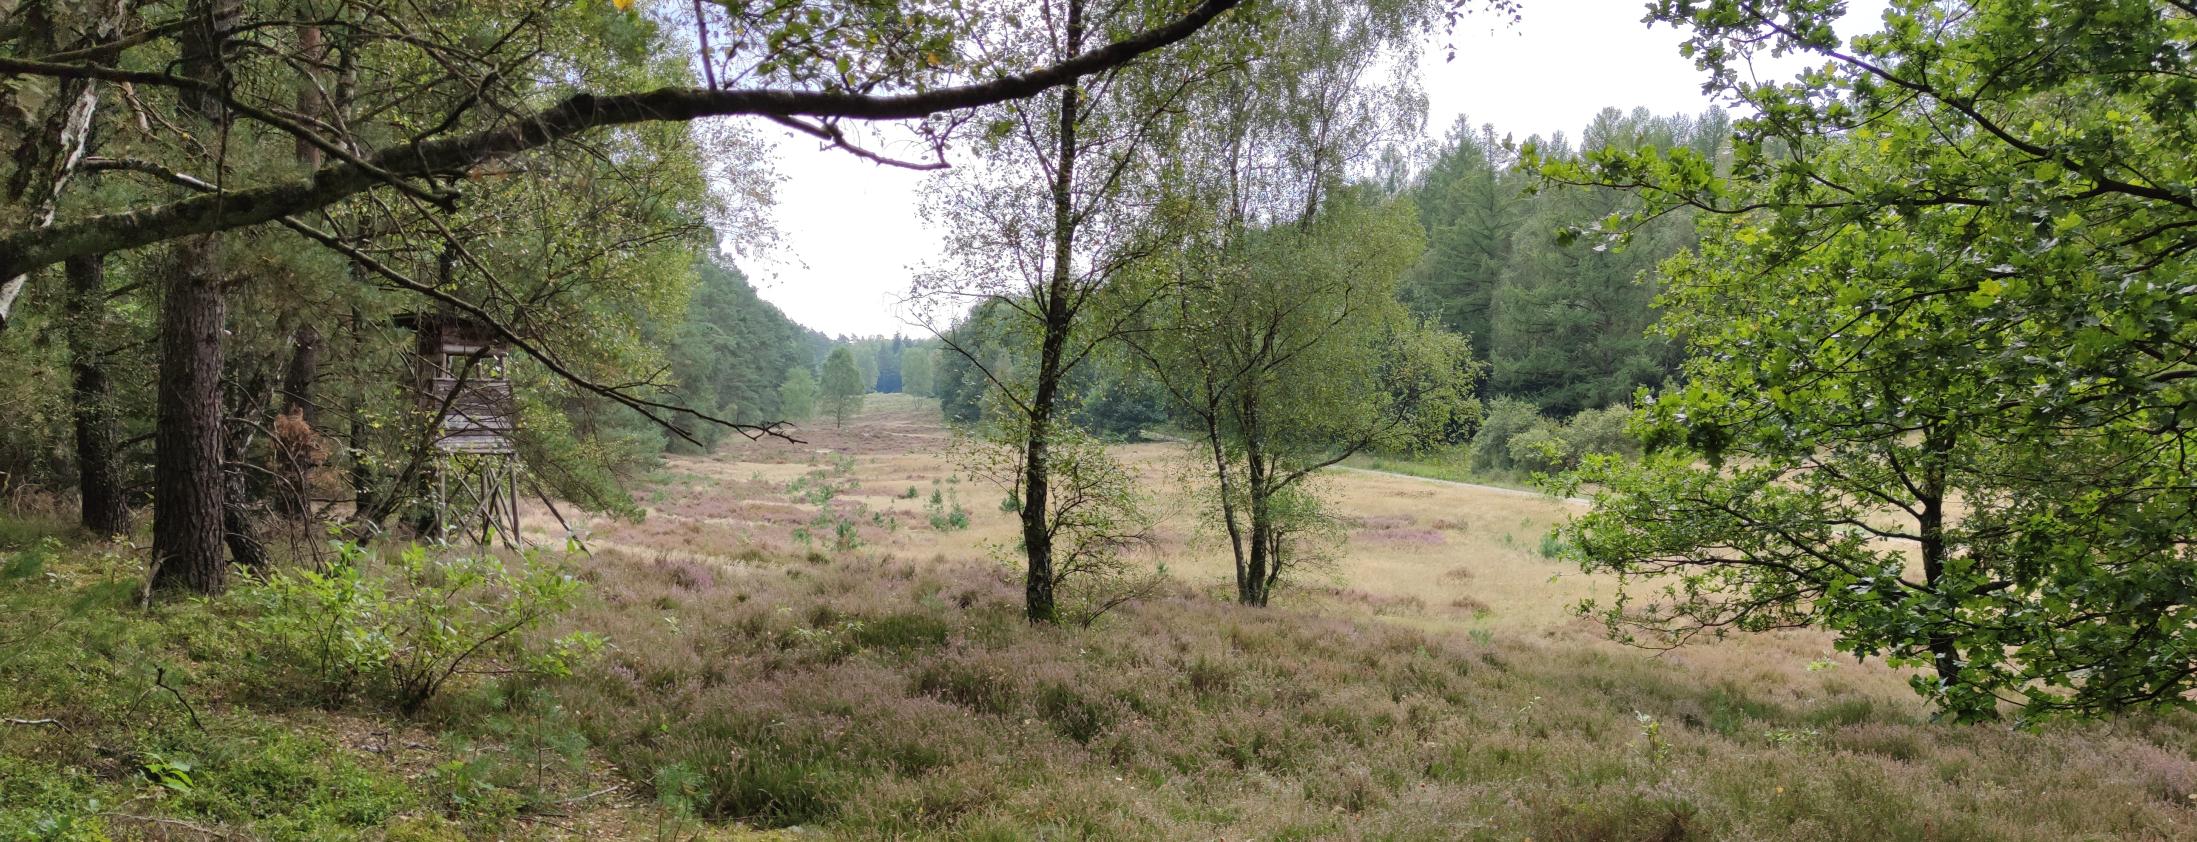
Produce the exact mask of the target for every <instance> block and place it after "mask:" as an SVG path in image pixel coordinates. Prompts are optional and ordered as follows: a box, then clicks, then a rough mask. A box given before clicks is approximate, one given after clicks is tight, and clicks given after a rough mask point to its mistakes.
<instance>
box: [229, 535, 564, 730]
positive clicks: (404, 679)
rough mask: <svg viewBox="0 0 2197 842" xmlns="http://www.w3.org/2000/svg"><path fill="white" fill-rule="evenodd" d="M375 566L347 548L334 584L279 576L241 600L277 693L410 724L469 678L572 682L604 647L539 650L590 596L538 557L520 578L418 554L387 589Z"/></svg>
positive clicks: (306, 576) (487, 566) (525, 564)
mask: <svg viewBox="0 0 2197 842" xmlns="http://www.w3.org/2000/svg"><path fill="white" fill-rule="evenodd" d="M366 560H367V554H366V553H365V551H363V550H361V549H359V548H358V547H356V546H355V545H350V544H338V545H337V560H336V562H335V563H334V564H332V565H330V566H329V568H328V569H327V570H326V571H325V572H317V571H312V570H288V571H280V572H277V573H275V574H273V575H270V576H269V577H268V578H267V580H266V581H265V582H264V583H262V584H260V585H258V586H256V587H253V588H250V589H248V590H247V591H246V592H245V593H244V594H243V596H244V598H245V599H246V600H247V601H248V602H250V603H251V604H253V606H254V607H255V608H257V616H255V617H253V618H252V619H250V620H247V621H246V622H245V628H246V630H247V631H248V632H249V635H248V637H249V639H251V640H255V641H257V642H258V645H259V647H260V653H259V655H260V658H261V660H262V662H263V666H264V667H265V668H266V669H267V671H268V672H269V673H270V674H271V675H272V677H273V678H274V679H275V680H276V681H278V682H280V683H281V684H284V685H287V687H288V689H290V690H292V691H302V692H305V693H308V694H310V696H311V697H313V698H317V699H318V700H319V701H320V702H321V703H323V704H328V705H338V704H342V703H343V702H345V701H347V700H349V699H350V698H352V697H353V696H354V695H358V694H362V693H363V694H367V695H371V696H373V697H374V698H376V699H377V700H379V701H383V702H386V703H388V704H390V705H392V706H394V707H395V708H396V709H397V710H398V711H400V712H402V713H404V714H406V715H411V714H415V713H417V712H419V710H420V708H421V707H422V706H424V705H425V704H427V702H428V701H429V700H431V699H433V698H434V697H435V695H436V694H437V693H439V692H441V691H442V690H443V688H444V687H446V686H447V685H448V684H449V682H450V681H451V680H452V679H454V678H456V677H458V676H460V675H466V674H469V673H473V672H484V671H493V672H496V673H500V674H514V673H519V674H536V675H564V674H569V672H570V669H571V665H572V664H573V662H574V661H575V660H576V659H578V658H581V657H585V656H587V655H589V654H592V653H593V652H595V651H596V650H598V649H600V648H601V646H602V643H603V641H602V639H601V638H600V637H599V636H596V635H592V634H588V633H585V632H576V633H573V634H570V635H566V636H564V637H560V638H557V639H554V640H550V641H546V642H538V641H535V640H533V639H532V638H531V636H530V634H529V633H530V632H532V631H534V630H535V629H537V628H539V627H541V626H543V625H544V624H546V623H548V622H549V621H550V620H552V619H554V618H556V617H557V616H558V615H560V614H563V613H564V612H566V611H567V610H570V609H571V607H572V604H573V600H574V599H575V597H576V596H577V595H578V593H579V590H580V588H581V585H580V583H579V581H578V580H576V579H574V578H572V577H571V576H569V575H566V574H565V573H564V571H563V570H561V569H560V568H558V567H556V566H554V565H549V564H544V563H541V562H540V561H539V560H538V558H537V557H535V556H534V555H532V554H529V555H527V556H526V557H525V558H524V559H523V560H522V561H521V562H520V563H518V564H517V565H516V566H515V567H516V569H513V568H512V567H506V566H505V564H504V563H503V562H502V561H499V560H497V559H496V558H494V557H487V556H484V557H466V556H436V555H430V554H429V553H428V552H427V551H426V550H425V549H424V548H421V547H419V546H417V545H415V546H412V547H409V548H407V549H405V551H404V552H403V553H401V554H400V555H399V556H398V558H397V560H396V564H395V565H393V566H392V567H391V569H390V570H389V571H388V575H387V576H386V577H381V576H369V575H367V574H365V573H364V572H362V568H363V563H364V562H365V561H366Z"/></svg>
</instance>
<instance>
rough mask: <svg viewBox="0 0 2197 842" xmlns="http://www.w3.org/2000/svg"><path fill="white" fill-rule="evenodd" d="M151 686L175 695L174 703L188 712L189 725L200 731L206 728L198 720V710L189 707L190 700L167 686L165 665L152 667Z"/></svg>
mask: <svg viewBox="0 0 2197 842" xmlns="http://www.w3.org/2000/svg"><path fill="white" fill-rule="evenodd" d="M153 686H154V687H158V688H160V689H162V690H166V691H168V695H171V696H174V697H175V700H176V703H177V704H180V705H182V706H183V712H184V713H187V714H190V717H191V727H193V728H197V729H198V730H200V731H204V730H206V726H205V725H203V724H201V723H200V722H199V721H198V711H197V710H195V709H193V708H192V707H191V700H189V699H186V698H183V693H182V692H181V691H178V690H176V689H175V688H174V687H170V686H168V668H167V667H166V666H165V665H163V666H157V667H154V668H153Z"/></svg>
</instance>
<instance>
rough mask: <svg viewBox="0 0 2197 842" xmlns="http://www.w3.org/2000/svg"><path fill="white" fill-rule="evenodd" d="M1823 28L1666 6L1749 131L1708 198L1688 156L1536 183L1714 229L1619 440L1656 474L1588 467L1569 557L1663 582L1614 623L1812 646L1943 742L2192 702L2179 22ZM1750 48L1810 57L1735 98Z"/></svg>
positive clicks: (2181, 8) (2073, 6)
mask: <svg viewBox="0 0 2197 842" xmlns="http://www.w3.org/2000/svg"><path fill="white" fill-rule="evenodd" d="M1839 8H1840V7H1839V6H1838V5H1837V4H1818V3H1810V2H1767V3H1758V2H1738V1H1737V0H1712V1H1711V2H1671V1H1670V0H1666V2H1659V3H1657V4H1655V6H1654V7H1653V17H1654V18H1655V19H1657V20H1662V21H1668V22H1671V23H1673V24H1676V25H1678V26H1681V27H1683V28H1685V29H1686V30H1687V31H1688V42H1687V45H1686V49H1687V52H1688V54H1690V55H1692V56H1694V57H1695V58H1696V60H1697V61H1698V62H1699V63H1700V64H1701V65H1702V67H1703V68H1704V69H1705V70H1707V71H1708V72H1709V73H1710V76H1711V83H1712V85H1714V86H1717V87H1719V88H1721V89H1723V90H1725V91H1728V92H1731V93H1733V94H1735V95H1738V96H1740V97H1742V98H1744V99H1745V100H1746V101H1747V102H1748V103H1749V104H1751V105H1752V106H1754V107H1755V108H1756V109H1757V110H1758V111H1759V114H1757V115H1755V116H1750V117H1747V118H1745V119H1742V120H1740V121H1739V122H1738V123H1737V124H1736V128H1737V133H1738V143H1737V147H1736V152H1735V155H1734V159H1733V161H1732V163H1731V166H1730V172H1731V176H1730V177H1729V178H1725V177H1721V176H1720V172H1721V170H1720V168H1719V167H1717V166H1716V165H1715V164H1714V163H1713V162H1712V161H1710V160H1708V159H1707V158H1706V157H1705V156H1703V155H1700V154H1698V153H1696V152H1694V151H1692V150H1687V149H1677V150H1673V151H1671V152H1669V153H1667V154H1666V153H1663V152H1660V151H1657V150H1642V151H1634V152H1627V151H1622V150H1613V151H1611V152H1608V153H1603V154H1596V155H1590V156H1588V157H1587V158H1585V159H1584V160H1582V161H1579V162H1575V163H1569V164H1557V165H1553V166H1551V167H1550V169H1549V172H1550V174H1551V175H1552V176H1553V177H1554V178H1557V179H1560V180H1564V181H1572V182H1581V183H1592V184H1598V185H1605V186H1620V187H1627V188H1631V189H1634V190H1636V191H1638V194H1639V195H1640V196H1641V197H1642V198H1643V200H1644V201H1645V202H1646V204H1645V205H1644V206H1643V208H1642V209H1641V210H1640V212H1639V213H1636V214H1633V215H1630V216H1628V217H1625V218H1622V219H1618V220H1613V223H1614V224H1615V226H1616V229H1622V228H1623V226H1625V225H1628V224H1630V225H1637V224H1639V223H1640V222H1641V221H1643V220H1645V219H1647V218H1649V217H1652V216H1654V215H1656V214H1659V213H1663V212H1666V211H1669V210H1673V209H1678V208H1690V209H1693V210H1695V211H1698V212H1700V213H1702V214H1703V215H1704V216H1713V217H1715V221H1714V222H1713V223H1710V224H1709V227H1708V230H1709V233H1708V235H1707V241H1706V242H1705V243H1704V246H1703V248H1702V251H1701V253H1700V255H1699V256H1697V257H1683V258H1680V259H1678V260H1676V261H1674V262H1673V263H1672V264H1670V265H1669V266H1667V267H1666V273H1665V274H1666V283H1667V284H1668V285H1669V288H1670V290H1671V291H1670V294H1669V295H1668V297H1667V298H1666V305H1667V306H1668V307H1669V308H1670V310H1671V313H1672V317H1671V318H1670V320H1669V321H1668V322H1667V323H1666V330H1667V332H1668V333H1669V334H1670V335H1672V336H1675V337H1678V338H1680V339H1682V340H1684V341H1685V342H1687V343H1688V345H1689V346H1690V349H1691V351H1692V361H1691V362H1689V363H1688V365H1687V369H1686V382H1685V384H1684V385H1683V386H1678V387H1674V388H1670V389H1666V390H1665V391H1663V392H1662V393H1660V394H1658V395H1657V396H1656V399H1655V401H1654V403H1653V405H1652V406H1650V407H1648V408H1647V409H1646V410H1645V412H1644V414H1643V417H1642V419H1641V422H1640V423H1641V424H1642V429H1643V430H1644V431H1645V432H1647V433H1649V434H1650V435H1651V437H1652V438H1653V439H1654V440H1655V441H1657V442H1659V443H1660V444H1663V445H1666V446H1667V447H1668V448H1669V449H1668V450H1667V452H1666V453H1665V454H1663V455H1660V456H1658V457H1656V458H1654V459H1653V460H1651V461H1650V462H1649V463H1647V464H1645V465H1643V466H1641V467H1637V468H1633V467H1626V466H1621V465H1617V464H1615V463H1602V464H1600V465H1598V466H1597V467H1595V468H1593V469H1590V470H1589V471H1587V472H1586V473H1585V474H1584V476H1583V477H1582V478H1583V479H1585V480H1587V481H1588V482H1591V483H1596V484H1598V485H1599V486H1600V487H1601V490H1600V491H1599V492H1598V493H1597V495H1596V499H1597V509H1596V512H1595V513H1594V514H1593V515H1590V516H1588V517H1587V518H1585V519H1583V520H1581V521H1580V522H1579V523H1578V524H1577V525H1576V526H1575V527H1574V529H1573V535H1574V536H1575V538H1576V540H1577V542H1578V543H1579V546H1580V547H1581V549H1582V551H1583V552H1584V553H1585V555H1586V558H1587V560H1588V563H1589V564H1590V566H1593V567H1597V568H1600V569H1606V570H1610V571H1614V572H1617V573H1620V574H1622V575H1626V576H1634V575H1641V574H1649V573H1655V572H1665V571H1668V572H1676V573H1679V574H1680V578H1678V579H1677V580H1675V584H1668V585H1666V586H1664V587H1661V588H1660V589H1656V590H1653V591H1651V592H1650V593H1648V594H1641V593H1639V592H1638V591H1637V590H1635V591H1632V592H1630V593H1631V596H1630V597H1629V601H1621V602H1620V603H1618V604H1617V605H1614V606H1608V607H1609V608H1611V609H1612V612H1611V613H1610V618H1611V619H1612V621H1613V622H1615V623H1618V624H1619V625H1621V626H1626V627H1630V626H1644V627H1646V628H1648V629H1651V630H1653V631H1657V632H1660V633H1663V634H1665V635H1673V634H1675V635H1678V636H1680V637H1683V636H1685V635H1687V634H1691V633H1693V632H1696V631H1700V630H1715V629H1720V628H1750V629H1751V628H1766V627H1774V626H1778V625H1785V624H1794V623H1821V624H1825V625H1828V626H1829V627H1831V628H1832V629H1834V630H1835V631H1837V632H1838V633H1839V635H1840V645H1841V646H1842V647H1844V648H1846V649H1848V650H1849V651H1852V652H1855V653H1856V654H1863V655H1867V654H1885V655H1888V656H1891V657H1892V658H1894V659H1895V661H1896V662H1898V663H1912V664H1916V665H1928V666H1929V667H1931V670H1930V671H1929V672H1928V673H1927V674H1925V675H1923V676H1920V677H1918V678H1917V680H1916V685H1917V688H1918V689H1919V690H1920V691H1922V692H1923V693H1925V694H1926V695H1928V696H1929V697H1930V698H1932V699H1933V700H1935V701H1937V702H1938V703H1939V704H1941V705H1942V706H1944V708H1945V709H1946V710H1947V711H1949V712H1950V713H1952V714H1953V715H1956V716H1961V717H1969V718H1978V717H1986V716H1990V715H1992V714H1993V713H1994V711H1995V710H1997V709H1998V708H1999V707H2000V706H2001V705H2002V704H2004V705H2011V706H2014V707H2016V708H2018V709H2019V710H2021V711H2022V712H2023V713H2024V715H2029V716H2039V715H2050V714H2054V713H2078V714H2081V713H2096V712H2100V711H2107V710H2113V709H2118V708H2125V707H2131V706H2149V705H2183V704H2187V703H2188V700H2189V696H2188V694H2189V692H2190V691H2191V690H2192V689H2193V688H2197V632H2193V631H2192V629H2197V624H2193V619H2197V600H2193V599H2192V598H2191V594H2193V593H2197V589H2193V585H2197V564H2193V563H2192V562H2193V559H2192V556H2191V548H2190V544H2189V541H2188V538H2187V536H2189V535H2190V534H2192V533H2193V531H2197V495H2192V494H2191V493H2190V490H2191V489H2192V488H2197V477H2193V476H2192V474H2191V472H2190V468H2189V463H2188V461H2187V458H2186V454H2187V451H2188V446H2189V442H2188V430H2189V427H2190V421H2191V419H2192V418H2197V408H2193V404H2192V397H2193V396H2197V379H2193V378H2192V377H2191V372H2192V371H2193V370H2197V368H2193V366H2192V362H2193V361H2197V358H2193V356H2192V355H2193V354H2197V327H2193V325H2197V320H2193V319H2192V318H2191V317H2192V316H2193V315H2197V310H2193V308H2197V295H2193V294H2192V293H2193V292H2197V285H2193V283H2192V279H2193V277H2197V271H2193V269H2197V267H2193V266H2192V264H2191V259H2190V255H2191V254H2192V253H2193V252H2197V248H2192V246H2193V244H2197V239H2192V237H2193V236H2197V234H2193V233H2192V232H2197V199H2193V198H2192V195H2193V194H2192V192H2191V191H2190V190H2189V189H2188V185H2189V183H2190V182H2191V181H2192V180H2193V178H2197V175H2193V174H2192V172H2191V169H2190V168H2191V166H2192V165H2191V161H2190V158H2189V156H2188V155H2187V154H2186V152H2187V150H2188V149H2189V148H2190V141H2191V139H2192V132H2193V131H2197V124H2193V123H2192V122H2191V115H2192V113H2197V112H2193V111H2192V109H2191V108H2190V104H2191V103H2192V102H2193V101H2197V99H2193V98H2197V82H2193V81H2192V80H2193V79H2197V72H2193V71H2197V64H2193V59H2192V58H2191V54H2190V53H2189V51H2188V50H2186V49H2183V46H2184V45H2186V44H2187V43H2188V42H2189V38H2190V35H2191V33H2192V32H2193V31H2197V30H2193V27H2197V19H2193V15H2192V12H2193V10H2192V9H2190V8H2188V7H2186V6H2185V5H2181V4H2175V3H2163V4H2162V3H2152V2H2137V1H2136V0H2114V1H2113V2H2073V0H2068V1H2067V2H2052V1H2051V0H2046V1H2045V2H2030V1H2029V0H2019V1H2017V0H1972V2H1961V3H1924V2H1912V0H1900V1H1899V2H1894V3H1893V4H1892V5H1891V8H1890V9H1889V10H1888V11H1887V12H1886V15H1885V17H1884V27H1883V29H1882V30H1881V31H1880V32H1877V33H1874V34H1870V35H1864V36H1860V37H1857V38H1855V39H1853V40H1852V42H1851V43H1844V42H1842V41H1841V40H1840V39H1839V38H1838V36H1837V35H1836V33H1835V31H1834V29H1833V27H1832V25H1833V23H1834V22H1835V20H1836V14H1837V11H1838V9H1839ZM1761 50H1777V51H1789V52H1797V53H1801V54H1804V55H1808V56H1811V57H1813V58H1815V59H1818V60H1819V65H1818V66H1817V67H1815V68H1813V69H1810V70H1808V71H1807V72H1805V73H1803V74H1802V75H1801V76H1800V77H1799V78H1798V79H1796V80H1793V81H1789V82H1775V83H1763V84H1757V83H1753V82H1750V81H1746V80H1745V77H1744V76H1743V75H1742V74H1741V73H1740V72H1739V65H1740V62H1741V61H1743V60H1744V59H1745V58H1746V57H1747V56H1749V55H1751V54H1753V53H1754V52H1757V51H1761ZM1613 230H1615V229H1613ZM1634 230H1637V229H1634ZM1641 584H1642V586H1643V587H1646V586H1647V583H1646V582H1642V583H1641Z"/></svg>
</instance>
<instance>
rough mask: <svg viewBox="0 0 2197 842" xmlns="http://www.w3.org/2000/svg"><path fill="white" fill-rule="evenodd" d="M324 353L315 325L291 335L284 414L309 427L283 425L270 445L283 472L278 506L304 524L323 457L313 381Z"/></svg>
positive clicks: (277, 496)
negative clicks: (314, 476)
mask: <svg viewBox="0 0 2197 842" xmlns="http://www.w3.org/2000/svg"><path fill="white" fill-rule="evenodd" d="M320 351H321V337H320V331H319V330H317V329H315V328H314V327H313V326H312V325H311V324H303V325H299V326H298V329H297V330H296V332H294V333H292V334H291V336H290V364H289V365H287V366H285V367H284V368H283V373H282V414H283V415H285V416H291V415H294V416H295V417H296V419H297V420H298V421H302V422H304V427H305V428H304V429H303V430H299V429H296V425H295V424H291V423H290V422H288V421H284V422H281V423H279V424H278V425H277V427H276V432H277V435H276V437H275V439H274V440H273V441H271V442H269V444H271V445H273V449H274V452H275V458H276V460H277V461H279V462H280V463H281V464H280V465H279V467H280V468H281V472H282V481H281V482H280V483H278V484H277V486H278V487H277V488H276V489H275V501H276V506H277V507H278V508H280V509H281V511H282V513H283V514H285V515H288V516H290V517H292V518H296V519H298V520H299V522H300V524H301V525H302V524H303V521H304V519H305V518H306V516H307V515H309V514H310V513H311V512H312V500H311V495H310V494H309V493H308V491H307V486H308V484H309V481H310V480H311V479H312V473H313V470H314V469H315V468H318V467H320V460H321V455H322V454H321V451H320V449H319V447H318V446H317V444H318V441H319V434H318V430H319V424H320V407H319V405H318V404H315V403H314V402H313V381H314V380H316V379H318V378H319V376H320ZM284 425H288V426H284Z"/></svg>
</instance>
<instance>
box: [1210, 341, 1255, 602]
mask: <svg viewBox="0 0 2197 842" xmlns="http://www.w3.org/2000/svg"><path fill="white" fill-rule="evenodd" d="M1213 391H1214V390H1213V384H1212V382H1211V381H1210V380H1209V381H1207V383H1206V394H1207V395H1208V396H1211V395H1212V394H1213ZM1208 400H1209V401H1211V398H1210V397H1208ZM1220 417H1221V413H1220V407H1219V405H1218V403H1217V402H1210V403H1208V404H1207V407H1206V413H1205V441H1206V445H1207V446H1208V447H1209V448H1211V449H1212V451H1213V478H1214V481H1215V482H1216V483H1218V484H1219V487H1220V498H1221V522H1222V524H1224V525H1225V526H1227V527H1228V549H1229V551H1230V552H1232V553H1234V554H1235V561H1236V589H1237V593H1238V598H1239V599H1240V598H1241V594H1242V590H1243V582H1244V580H1245V577H1247V576H1249V575H1251V567H1250V563H1251V559H1250V556H1249V554H1248V553H1247V551H1246V549H1245V547H1244V545H1243V544H1244V534H1243V522H1242V519H1241V518H1240V517H1239V516H1238V515H1237V514H1236V497H1235V489H1234V487H1233V483H1232V482H1231V480H1230V474H1231V471H1229V469H1228V443H1227V441H1226V440H1225V439H1224V438H1222V436H1221V422H1220Z"/></svg>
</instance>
